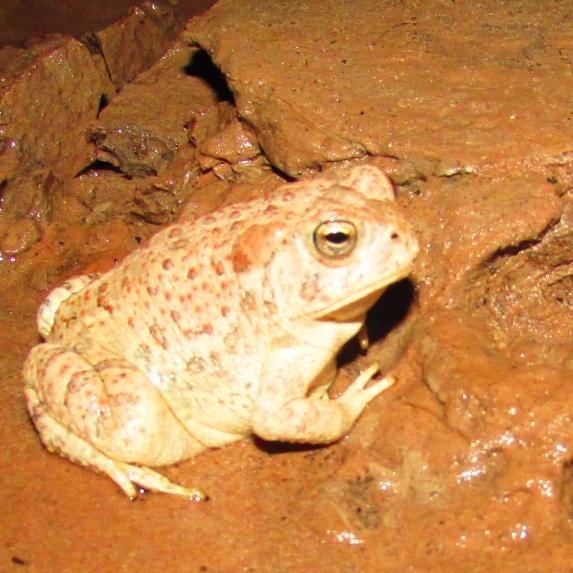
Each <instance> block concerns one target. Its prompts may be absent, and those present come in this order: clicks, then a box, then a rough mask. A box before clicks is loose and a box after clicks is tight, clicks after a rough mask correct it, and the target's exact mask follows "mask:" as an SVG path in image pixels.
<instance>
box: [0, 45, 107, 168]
mask: <svg viewBox="0 0 573 573" xmlns="http://www.w3.org/2000/svg"><path fill="white" fill-rule="evenodd" d="M0 69H2V70H3V74H2V80H3V81H2V84H1V87H0V125H1V126H2V127H1V129H0V136H1V137H2V138H3V139H4V140H10V141H13V142H16V143H17V145H19V146H20V147H21V149H22V150H23V151H24V152H25V153H27V154H29V156H30V157H31V158H32V159H33V160H35V161H36V162H39V163H42V164H44V165H45V166H46V167H48V168H49V169H51V170H52V171H53V172H54V173H55V174H57V175H61V176H73V175H75V174H76V173H77V172H78V171H80V170H81V169H82V168H83V167H85V166H86V165H87V164H89V163H90V162H91V161H92V160H93V158H94V153H93V148H92V146H91V145H90V144H89V143H88V141H87V140H86V137H85V129H86V127H87V125H88V123H89V122H91V121H93V120H94V119H95V117H96V115H97V112H98V108H99V104H100V98H101V94H102V92H103V79H102V77H101V75H100V73H99V70H98V68H97V66H96V65H95V63H94V61H93V59H92V57H91V54H90V52H89V50H88V49H87V48H86V47H85V46H84V45H83V44H81V43H80V42H78V41H77V40H74V39H72V38H62V37H56V38H51V39H48V40H46V41H43V42H41V43H38V44H34V45H33V46H31V47H30V48H29V49H27V50H21V49H17V48H13V47H7V48H4V49H3V50H1V51H0ZM1 170H2V168H0V171H1Z"/></svg>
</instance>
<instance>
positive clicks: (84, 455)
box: [27, 389, 207, 501]
mask: <svg viewBox="0 0 573 573" xmlns="http://www.w3.org/2000/svg"><path fill="white" fill-rule="evenodd" d="M34 394H35V392H34V391H33V390H32V391H30V390H29V389H28V391H27V399H28V402H29V407H30V413H31V415H32V418H33V419H34V422H35V424H36V426H37V427H38V430H39V431H40V433H41V437H42V441H43V442H44V445H45V446H46V448H47V449H48V450H49V451H52V452H59V453H63V454H64V455H65V456H66V457H67V458H69V459H71V460H72V461H74V462H76V463H79V464H81V465H84V466H89V467H91V468H93V469H95V470H97V471H100V472H102V473H104V474H106V475H108V476H109V477H110V478H111V479H112V480H113V481H114V482H115V483H116V484H117V485H118V486H119V487H120V488H121V489H122V490H123V492H124V493H125V494H126V495H127V496H128V497H129V498H130V499H135V498H136V497H137V495H138V490H137V488H136V487H135V485H134V484H137V485H139V486H141V487H143V488H145V489H149V490H151V491H158V492H161V493H170V494H174V495H180V496H182V497H186V498H188V499H192V500H193V501H203V500H205V499H207V498H206V495H205V494H204V493H203V492H202V491H201V490H199V489H195V488H186V487H183V486H180V485H177V484H174V483H172V482H171V481H169V480H168V479H167V478H166V477H165V476H162V475H161V474H160V473H158V472H155V471H153V470H151V469H149V468H146V467H141V466H136V465H134V464H128V463H125V462H119V461H116V460H113V459H111V458H109V457H108V456H106V455H104V454H103V453H102V452H100V451H98V450H97V449H96V448H95V447H94V446H92V445H91V444H90V443H88V442H87V441H85V440H83V439H82V438H80V437H79V436H77V435H76V434H74V433H73V432H70V431H69V430H68V429H67V428H65V427H64V426H62V425H61V424H60V423H58V422H57V421H56V420H54V419H53V418H52V417H51V416H50V415H49V414H48V413H47V412H46V411H45V409H44V408H43V407H42V406H41V405H40V404H39V403H38V402H37V400H35V396H34ZM34 402H35V403H34Z"/></svg>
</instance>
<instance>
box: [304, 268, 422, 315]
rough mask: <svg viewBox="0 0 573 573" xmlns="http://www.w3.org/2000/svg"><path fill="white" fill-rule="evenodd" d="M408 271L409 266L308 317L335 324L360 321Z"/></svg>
mask: <svg viewBox="0 0 573 573" xmlns="http://www.w3.org/2000/svg"><path fill="white" fill-rule="evenodd" d="M410 270H411V267H410V266H407V267H405V268H402V269H399V270H397V271H395V272H394V273H392V274H390V275H386V276H384V277H383V278H382V279H380V280H378V281H376V282H375V283H371V284H369V285H366V286H364V287H362V288H361V289H359V290H356V291H355V292H353V293H352V294H351V295H349V296H347V297H346V298H344V299H342V300H339V301H336V302H335V303H333V304H331V305H328V306H326V307H323V308H320V309H318V310H316V311H314V312H311V313H309V316H310V318H313V319H315V320H333V321H336V322H350V321H354V320H358V319H362V318H363V317H364V315H365V314H366V312H367V311H368V310H369V309H370V308H371V307H372V306H373V305H374V303H375V302H376V301H377V300H378V299H379V298H380V296H381V295H382V293H383V292H384V291H385V290H386V288H387V287H388V286H390V285H391V284H394V283H395V282H398V281H400V280H402V279H404V278H406V277H407V276H408V275H409V274H410Z"/></svg>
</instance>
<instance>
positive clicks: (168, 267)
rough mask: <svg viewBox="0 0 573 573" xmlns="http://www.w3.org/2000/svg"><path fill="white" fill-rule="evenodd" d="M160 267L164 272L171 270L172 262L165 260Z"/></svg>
mask: <svg viewBox="0 0 573 573" xmlns="http://www.w3.org/2000/svg"><path fill="white" fill-rule="evenodd" d="M161 266H162V267H163V268H164V270H166V271H168V270H169V269H171V268H173V261H172V260H171V259H165V260H164V261H163V263H162V264H161Z"/></svg>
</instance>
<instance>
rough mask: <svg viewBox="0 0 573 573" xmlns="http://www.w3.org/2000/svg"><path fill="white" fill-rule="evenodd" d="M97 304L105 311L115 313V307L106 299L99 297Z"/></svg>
mask: <svg viewBox="0 0 573 573" xmlns="http://www.w3.org/2000/svg"><path fill="white" fill-rule="evenodd" d="M96 302H97V305H98V306H99V307H100V308H103V309H104V310H107V312H110V313H111V312H113V305H112V304H110V303H109V302H108V301H107V299H106V298H105V297H103V296H99V297H98V299H97V301H96Z"/></svg>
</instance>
